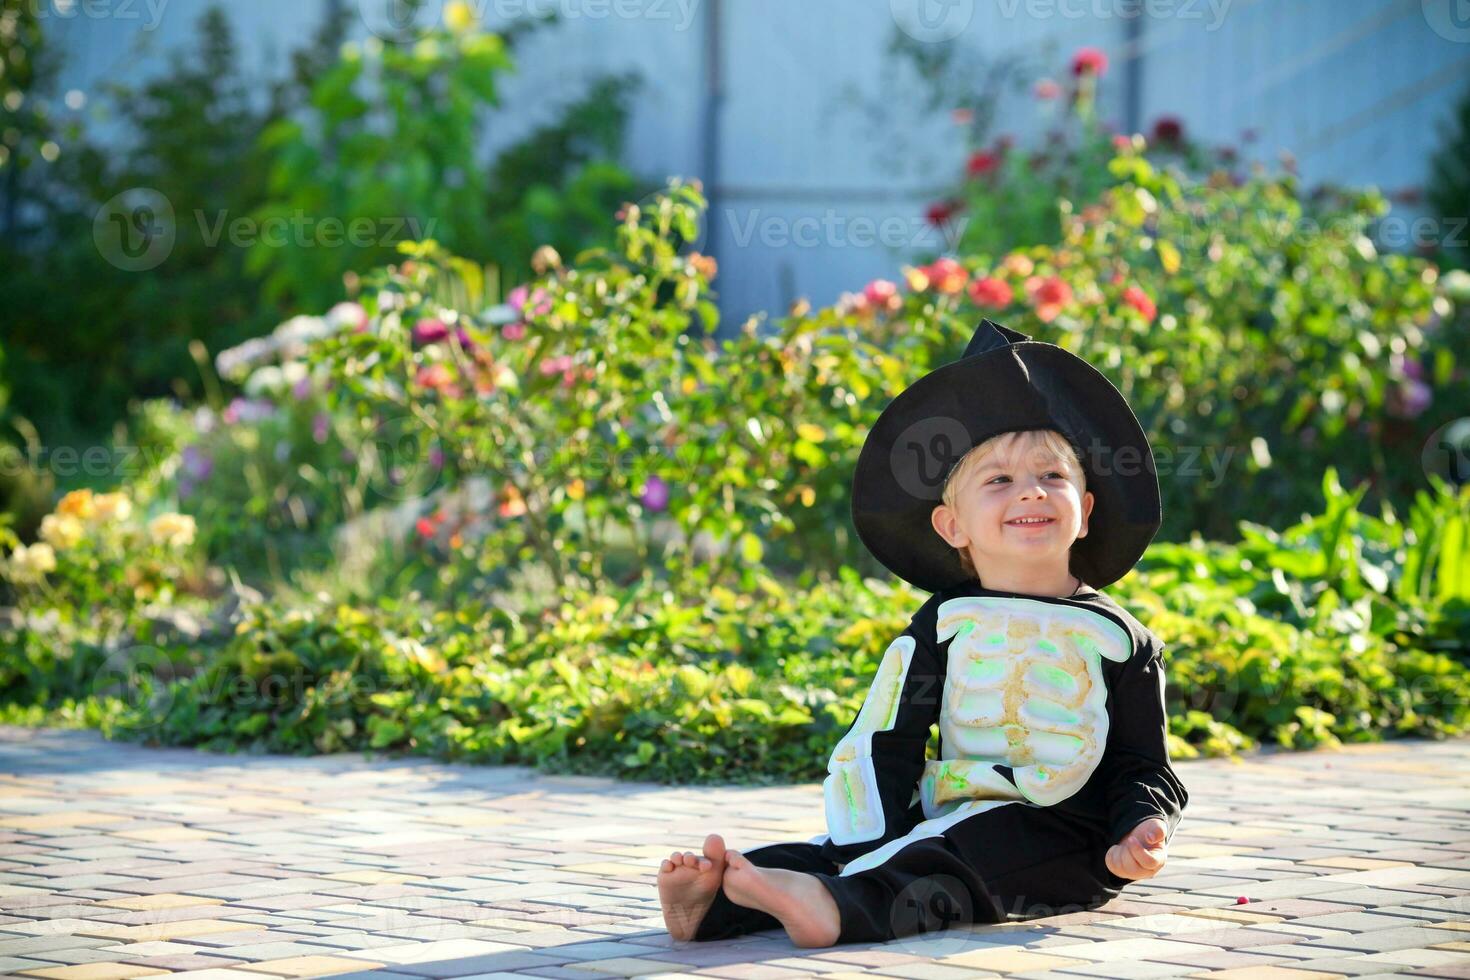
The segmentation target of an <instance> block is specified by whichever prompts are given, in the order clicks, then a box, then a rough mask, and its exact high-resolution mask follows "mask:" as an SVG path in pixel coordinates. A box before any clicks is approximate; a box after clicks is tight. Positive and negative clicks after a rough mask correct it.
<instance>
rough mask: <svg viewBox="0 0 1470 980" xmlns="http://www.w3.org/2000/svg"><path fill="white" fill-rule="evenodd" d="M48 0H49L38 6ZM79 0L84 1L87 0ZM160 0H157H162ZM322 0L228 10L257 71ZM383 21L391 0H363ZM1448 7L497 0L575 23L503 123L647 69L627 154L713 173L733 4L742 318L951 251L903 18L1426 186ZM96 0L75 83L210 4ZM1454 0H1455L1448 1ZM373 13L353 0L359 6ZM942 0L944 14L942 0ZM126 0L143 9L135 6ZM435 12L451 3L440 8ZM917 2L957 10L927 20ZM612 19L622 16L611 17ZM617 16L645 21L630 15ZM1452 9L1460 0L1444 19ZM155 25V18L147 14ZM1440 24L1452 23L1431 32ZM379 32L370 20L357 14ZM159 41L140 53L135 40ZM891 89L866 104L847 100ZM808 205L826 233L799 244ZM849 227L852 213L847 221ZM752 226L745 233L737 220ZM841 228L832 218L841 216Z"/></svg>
mask: <svg viewBox="0 0 1470 980" xmlns="http://www.w3.org/2000/svg"><path fill="white" fill-rule="evenodd" d="M37 2H41V3H43V4H45V3H54V2H55V0H37ZM77 2H78V3H79V4H80V3H81V0H77ZM150 2H151V3H152V4H153V8H150V7H149V3H150ZM321 2H322V0H252V2H250V3H234V4H231V5H230V6H229V10H230V14H231V17H232V19H233V21H234V23H235V24H236V26H237V28H238V32H239V35H240V38H241V41H242V43H243V45H244V47H245V49H246V53H247V56H248V57H247V64H248V65H249V66H250V68H251V70H252V71H254V72H256V73H258V74H260V75H262V76H264V75H266V74H269V73H270V72H273V71H276V70H279V69H280V68H281V67H282V66H283V65H284V56H285V54H286V53H287V52H288V51H289V50H290V49H291V48H292V47H293V46H295V44H297V43H298V42H299V41H300V40H301V39H304V38H305V37H307V36H308V35H309V33H310V31H311V30H312V28H313V27H314V26H315V24H316V21H317V18H318V16H319V11H320V4H321ZM360 2H361V4H362V5H365V7H366V8H367V10H368V17H369V19H370V20H373V19H376V18H377V12H378V11H380V10H381V5H382V4H383V3H384V2H386V0H360ZM1135 2H1142V3H1145V4H1146V9H1148V10H1149V11H1151V14H1150V15H1149V16H1147V17H1146V18H1145V19H1144V21H1143V36H1142V39H1141V42H1140V43H1139V44H1138V45H1136V46H1132V45H1130V44H1129V43H1128V42H1127V40H1126V39H1127V36H1128V34H1127V29H1128V26H1129V25H1128V21H1127V18H1126V16H1125V15H1126V13H1127V12H1128V11H1129V10H1130V9H1132V8H1133V4H1134V3H1135ZM1436 2H1437V0H1428V2H1427V3H1423V4H1421V0H723V3H722V4H719V5H716V0H496V2H494V3H491V2H490V0H479V3H478V6H480V8H481V9H482V10H483V11H485V14H486V20H487V21H489V22H490V23H496V22H497V21H498V20H499V19H500V15H501V14H502V13H511V12H515V11H516V10H519V9H524V7H525V6H526V5H527V4H530V5H531V6H532V7H533V8H537V9H539V8H540V7H544V6H545V5H546V4H548V3H552V4H555V5H556V6H557V7H558V8H560V9H563V10H565V11H567V12H568V13H569V14H571V15H573V16H572V17H571V18H570V19H569V20H568V21H567V22H565V23H563V24H562V25H561V26H559V27H557V28H555V29H554V31H553V32H549V33H547V34H544V35H542V36H540V37H538V38H536V39H535V40H533V41H531V42H529V43H528V44H527V45H526V46H525V47H524V49H523V50H522V51H521V54H520V71H519V74H518V76H517V77H516V78H515V79H513V80H511V82H510V83H509V84H508V85H507V88H506V92H505V101H506V104H507V105H510V106H513V107H515V109H516V112H515V113H514V114H513V115H514V117H515V118H514V119H513V120H512V121H510V122H507V123H504V124H502V126H501V128H499V129H498V130H497V131H496V132H494V133H491V134H489V136H488V140H487V142H488V143H489V144H490V145H491V146H498V145H502V144H504V143H506V142H510V141H513V140H514V139H516V138H518V137H519V135H520V134H521V133H523V132H524V131H525V130H526V129H528V128H530V127H531V126H532V125H534V124H535V123H537V122H540V121H543V120H544V119H546V118H548V117H550V116H551V115H552V114H553V113H554V109H555V106H556V105H557V104H559V103H561V102H564V101H566V100H568V99H570V98H572V97H574V96H575V95H576V94H577V93H578V92H580V91H582V87H583V84H584V82H585V80H586V79H587V78H588V77H590V76H591V75H594V74H597V73H601V72H604V71H612V70H623V69H626V68H630V67H631V68H635V69H637V70H639V71H640V72H642V74H643V76H644V79H645V83H644V84H645V87H644V89H643V94H642V97H641V98H640V99H639V100H638V102H637V104H636V109H635V113H634V116H633V120H632V124H631V132H630V136H629V141H628V153H627V159H626V163H627V165H628V166H629V167H630V168H632V169H633V170H635V171H637V172H639V173H641V174H644V175H647V176H651V177H661V176H662V175H671V174H681V175H686V176H700V177H702V178H706V180H707V178H708V176H709V175H708V174H706V173H704V172H703V169H704V164H703V159H704V157H703V146H704V144H703V136H704V134H703V131H702V128H701V120H702V115H701V109H702V105H703V100H704V97H705V71H706V61H705V51H704V45H705V36H706V35H705V32H706V30H707V29H708V28H709V23H708V19H709V18H710V17H711V16H713V14H714V12H715V11H716V10H717V9H718V10H720V11H721V12H722V14H721V16H720V17H719V21H720V24H719V32H720V36H721V41H722V43H721V50H722V52H723V54H722V58H723V64H722V69H723V70H722V80H723V90H722V96H723V98H722V100H721V102H720V103H719V108H718V113H717V119H718V124H719V132H720V143H719V153H718V180H717V181H716V182H715V183H714V185H713V186H710V187H709V188H708V189H709V190H710V192H711V194H712V197H713V198H714V201H715V208H714V210H713V211H712V212H711V214H710V221H709V228H708V231H707V242H706V245H707V248H708V250H710V251H712V252H713V253H714V254H715V255H716V256H717V257H718V258H719V259H720V263H721V273H720V278H719V281H718V286H719V291H720V294H721V305H722V307H723V308H724V311H725V317H726V325H727V328H728V327H733V325H734V323H735V322H738V320H740V319H742V318H743V317H744V316H746V315H748V314H750V313H752V312H754V311H757V310H770V311H779V310H781V309H783V308H784V307H785V306H786V304H787V303H789V302H790V301H791V300H792V299H794V298H796V297H797V296H806V297H808V298H810V299H811V300H812V301H813V302H814V303H819V304H820V303H828V302H831V301H832V300H834V299H835V298H836V297H837V295H838V294H839V293H840V292H841V291H843V290H845V289H857V288H861V286H862V285H863V284H864V283H865V282H866V281H868V280H869V279H871V278H874V277H877V276H887V277H896V276H897V271H898V265H899V264H900V262H901V261H902V259H903V257H904V255H905V254H911V253H912V252H913V251H914V248H908V249H905V248H898V249H895V248H890V247H888V246H885V245H884V244H881V243H870V244H859V243H855V242H854V232H855V231H856V230H857V229H856V228H855V224H854V223H855V222H857V221H858V220H859V219H868V220H869V221H871V222H872V227H874V228H877V227H878V226H879V225H880V223H881V222H883V221H885V220H886V221H889V222H897V229H896V230H898V231H899V234H898V235H897V236H896V237H897V240H898V241H900V242H902V243H908V244H909V245H911V246H915V247H917V249H918V250H920V251H922V250H935V249H940V248H942V247H943V243H942V241H941V240H940V239H938V238H937V237H935V236H933V235H928V236H926V235H925V234H924V229H925V224H924V221H923V214H924V211H925V209H926V207H927V206H928V204H929V203H930V202H931V201H932V200H934V198H935V196H936V194H937V193H938V191H939V190H940V189H941V188H942V187H943V186H944V185H945V184H946V183H947V182H949V181H950V180H952V179H953V177H954V176H955V175H956V174H957V173H958V170H959V168H960V166H961V164H962V160H963V148H962V147H961V146H960V145H958V140H957V139H956V132H955V129H954V126H953V124H952V123H951V122H950V121H949V119H948V117H947V115H945V114H942V113H941V114H938V115H936V116H934V117H932V118H916V117H915V115H914V113H913V112H912V110H911V109H910V108H909V107H911V106H913V105H914V104H915V102H916V99H917V95H918V91H919V89H918V87H917V83H916V82H915V81H914V80H913V79H912V78H906V77H905V76H902V75H900V76H898V77H897V78H888V79H887V82H886V84H887V85H888V86H889V87H888V88H887V89H886V90H885V89H884V88H883V86H884V84H885V78H887V76H885V74H884V73H883V71H881V66H882V59H883V57H884V49H885V47H886V45H887V44H888V41H889V38H890V36H891V35H892V33H893V31H894V29H895V25H896V24H898V23H903V24H905V25H909V26H910V28H911V30H912V31H913V33H914V34H915V35H917V36H920V37H935V36H943V35H944V33H945V31H946V30H947V29H948V27H949V26H952V25H961V26H962V27H963V30H961V31H960V33H959V34H958V42H957V43H960V44H963V45H966V46H968V47H970V48H971V49H973V50H974V51H976V52H978V53H979V54H980V55H981V56H984V57H987V58H994V57H999V56H1002V55H1005V54H1012V55H1019V56H1023V57H1028V58H1030V59H1032V60H1033V62H1035V63H1036V64H1038V65H1042V66H1051V67H1052V68H1053V69H1054V70H1057V71H1064V70H1065V63H1066V60H1067V57H1068V55H1069V54H1070V52H1071V51H1072V50H1074V49H1075V48H1076V47H1077V46H1079V45H1082V44H1091V45H1095V46H1098V47H1101V48H1103V49H1104V50H1105V51H1106V52H1107V53H1108V54H1109V56H1110V59H1111V62H1112V66H1111V69H1110V71H1109V75H1108V77H1107V79H1106V80H1105V81H1106V86H1105V89H1104V103H1103V107H1102V108H1103V115H1104V118H1106V119H1110V120H1112V121H1114V122H1116V123H1119V124H1120V125H1121V124H1122V123H1123V122H1124V119H1125V113H1126V109H1125V105H1124V99H1123V80H1124V75H1125V65H1126V64H1127V62H1128V61H1129V60H1130V59H1131V58H1135V57H1136V58H1138V59H1140V70H1141V73H1142V76H1141V77H1142V83H1143V84H1142V90H1141V94H1140V100H1139V101H1140V109H1141V111H1140V122H1141V123H1142V125H1143V126H1144V128H1147V127H1148V125H1150V124H1151V123H1152V121H1153V120H1154V119H1155V118H1156V117H1158V116H1159V115H1161V114H1171V115H1177V116H1179V117H1181V118H1182V119H1183V120H1184V121H1185V123H1186V125H1187V127H1188V128H1189V130H1190V132H1191V133H1192V134H1195V135H1197V136H1200V137H1204V138H1207V139H1209V140H1211V141H1213V142H1231V143H1235V142H1238V141H1239V139H1240V136H1241V132H1242V130H1244V129H1246V128H1247V127H1253V128H1254V129H1255V130H1256V131H1257V134H1258V135H1257V140H1256V142H1255V143H1254V144H1251V145H1249V146H1244V147H1242V149H1243V150H1244V151H1245V152H1246V153H1247V154H1248V155H1254V156H1257V157H1260V158H1263V159H1267V160H1274V159H1275V158H1276V156H1277V153H1278V150H1279V149H1283V148H1287V149H1292V150H1294V151H1295V153H1296V154H1297V156H1298V158H1299V164H1300V169H1301V172H1302V175H1303V177H1304V179H1305V180H1307V181H1308V182H1315V181H1319V180H1332V181H1346V182H1352V183H1371V184H1376V185H1378V186H1380V187H1381V188H1384V189H1385V190H1388V191H1394V190H1398V189H1401V188H1404V187H1407V186H1412V185H1419V184H1421V183H1422V182H1423V180H1424V178H1425V176H1426V167H1427V160H1428V157H1429V154H1430V152H1431V151H1432V149H1433V148H1434V146H1435V145H1436V142H1437V137H1438V133H1437V128H1436V124H1437V123H1438V122H1439V121H1440V120H1442V119H1444V118H1446V117H1447V116H1448V114H1449V112H1450V110H1451V107H1452V106H1453V103H1454V100H1455V98H1456V97H1457V96H1458V95H1459V94H1460V92H1461V91H1462V90H1463V86H1464V85H1465V84H1466V81H1467V79H1470V23H1467V24H1466V25H1465V26H1464V27H1463V29H1462V28H1461V27H1460V26H1459V25H1458V23H1457V22H1454V21H1450V20H1448V19H1446V20H1443V21H1437V22H1436V23H1434V24H1431V19H1432V18H1433V17H1437V16H1438V15H1437V14H1434V13H1433V12H1429V13H1427V12H1426V11H1427V10H1430V8H1434V7H1435V3H1436ZM92 3H93V7H92V9H93V12H94V13H96V12H99V11H107V10H109V9H110V11H111V14H110V15H109V16H100V17H99V16H91V17H89V16H87V15H85V14H84V13H81V12H80V11H79V12H78V15H77V16H73V17H71V18H70V19H60V18H53V21H52V23H53V26H54V28H55V29H54V30H53V35H52V36H53V38H54V39H57V40H59V42H60V46H61V47H63V48H64V49H65V51H66V53H67V55H68V57H69V59H70V62H71V63H70V65H69V67H68V70H67V73H66V76H65V78H64V82H65V86H66V87H76V88H81V89H83V90H85V91H95V88H96V85H97V84H98V83H99V82H100V81H103V80H105V79H109V78H116V77H124V76H129V75H136V74H139V73H146V72H150V71H154V70H156V69H157V68H158V67H159V66H160V64H161V58H160V55H159V53H158V52H159V51H162V50H166V49H168V48H169V47H170V46H173V45H176V44H178V43H180V42H181V41H185V40H187V39H188V38H190V37H191V36H192V29H193V24H194V22H195V20H197V18H198V16H199V13H200V12H201V11H202V10H203V9H204V7H205V6H206V3H205V0H92ZM1454 3H1455V0H1447V2H1446V3H1445V8H1446V11H1449V10H1452V9H1453V7H1454ZM348 4H349V8H351V9H358V7H359V0H348ZM946 4H948V6H947V7H946V6H945V5H946ZM124 5H127V7H128V8H130V9H131V11H132V13H133V15H134V16H132V17H131V18H126V17H124V16H123V6H124ZM429 6H430V7H431V8H434V9H437V8H438V7H439V6H442V0H430V4H429ZM920 7H923V8H925V9H927V10H929V11H930V12H931V13H935V12H938V13H944V12H945V11H946V10H947V11H948V14H949V16H950V17H951V18H953V19H951V20H950V21H947V22H945V21H936V20H931V21H930V23H931V25H932V24H935V23H938V25H939V26H938V27H931V28H924V27H923V26H922V24H921V25H919V26H913V25H914V24H915V23H916V22H915V21H914V19H913V16H912V15H913V13H914V12H915V11H916V10H918V9H920ZM599 11H601V12H602V13H603V14H605V16H597V13H598V12H599ZM619 11H622V12H625V13H631V15H626V16H624V15H619V13H618V12H619ZM1445 17H1448V13H1446V14H1445ZM150 27H152V29H149V28H150ZM1436 28H1438V29H1437V30H1436ZM360 30H361V29H360ZM138 37H146V38H148V39H149V40H151V41H152V42H154V48H155V51H154V53H153V54H152V55H148V56H144V57H141V58H139V57H135V56H134V55H133V54H132V53H131V52H132V47H131V45H132V42H133V41H134V39H136V38H138ZM853 91H856V92H861V93H863V94H864V95H865V96H866V97H867V98H868V99H869V100H874V101H876V102H878V103H879V104H880V105H881V106H882V107H883V108H884V109H885V114H884V116H883V117H882V118H880V119H878V120H874V119H870V118H868V117H866V116H865V115H864V114H863V113H862V112H860V111H859V110H858V109H857V108H855V107H854V106H853V105H852V104H851V100H850V99H849V98H848V97H847V96H848V93H850V92H853ZM1040 125H1041V123H1040V121H1039V119H1038V116H1037V112H1036V105H1035V103H1034V101H1033V100H1032V99H1031V98H1030V96H1029V94H1021V95H1018V96H1015V97H1012V98H1009V99H1008V100H1007V101H1006V102H1005V103H1004V111H1003V120H1002V129H1003V130H1004V131H1007V132H1011V133H1016V134H1020V135H1021V136H1022V137H1023V142H1024V136H1025V134H1027V133H1032V134H1034V133H1035V132H1037V131H1038V129H1039V127H1040ZM803 219H804V220H805V221H807V222H808V223H809V225H810V227H811V228H814V229H817V232H818V233H817V237H816V240H815V242H813V243H810V244H801V243H798V242H795V241H789V240H787V241H785V242H784V243H783V242H782V236H783V235H784V236H785V237H786V238H787V239H789V238H790V236H791V235H792V234H793V233H794V232H795V231H796V230H797V229H798V226H797V224H796V223H797V222H798V221H799V220H803ZM844 222H845V224H844ZM746 229H754V232H755V233H754V235H753V237H751V238H749V239H747V240H744V241H743V242H742V239H741V233H742V231H743V230H746ZM824 229H825V230H824Z"/></svg>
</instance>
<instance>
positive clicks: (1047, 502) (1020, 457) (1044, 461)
mask: <svg viewBox="0 0 1470 980" xmlns="http://www.w3.org/2000/svg"><path fill="white" fill-rule="evenodd" d="M1084 481H1085V477H1084V475H1083V473H1082V472H1081V470H1080V468H1079V467H1078V465H1077V462H1076V460H1075V459H1073V458H1068V456H1066V455H1062V454H1059V453H1058V452H1056V451H1055V450H1054V449H1051V448H1049V447H1048V446H1047V444H1046V440H1045V439H1044V438H1043V436H1042V434H1041V433H1039V432H1021V433H1009V434H1007V435H1005V436H1002V437H1000V438H999V439H998V440H996V442H995V443H994V445H993V447H992V448H991V449H990V450H989V451H988V452H986V453H985V454H984V455H983V456H981V457H978V458H977V459H967V460H965V461H964V462H963V463H962V464H961V466H960V467H959V468H958V469H957V470H956V472H955V474H954V477H953V478H952V479H951V480H950V484H949V486H948V487H947V488H946V491H945V501H946V502H945V503H943V504H940V505H939V506H938V507H935V508H934V512H933V515H932V521H933V524H934V529H935V530H936V531H938V532H939V535H940V536H941V537H942V538H944V539H945V540H946V541H947V542H949V544H950V545H952V546H953V547H955V548H964V549H966V550H967V551H968V552H969V555H970V560H971V561H972V562H973V563H974V565H975V568H976V569H977V571H978V573H979V575H980V577H981V579H982V580H983V579H984V576H985V570H986V569H987V568H1006V567H1016V566H1022V567H1025V568H1027V569H1029V570H1034V571H1036V572H1047V571H1053V570H1058V571H1060V572H1062V573H1064V574H1065V572H1066V569H1067V567H1068V563H1069V559H1070V551H1071V547H1072V544H1073V542H1075V541H1076V540H1077V539H1078V538H1079V537H1082V536H1084V535H1086V533H1087V520H1088V517H1089V516H1090V515H1091V514H1092V506H1093V496H1092V492H1091V491H1088V490H1084V489H1083V485H1084ZM1031 517H1035V518H1041V520H1040V521H1037V522H1034V523H1033V522H1029V521H1025V520H1023V519H1024V518H1031Z"/></svg>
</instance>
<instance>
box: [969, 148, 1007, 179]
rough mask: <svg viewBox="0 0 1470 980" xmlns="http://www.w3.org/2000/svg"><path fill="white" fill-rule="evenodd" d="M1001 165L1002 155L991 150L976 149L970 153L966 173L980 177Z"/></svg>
mask: <svg viewBox="0 0 1470 980" xmlns="http://www.w3.org/2000/svg"><path fill="white" fill-rule="evenodd" d="M998 166H1000V157H999V156H998V155H997V154H994V153H991V152H990V151H989V150H976V151H975V152H974V153H972V154H970V162H969V163H967V164H965V173H967V174H969V175H970V176H971V177H980V176H983V175H985V174H988V173H990V172H992V171H994V170H995V168H996V167H998Z"/></svg>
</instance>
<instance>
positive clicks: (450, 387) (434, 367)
mask: <svg viewBox="0 0 1470 980" xmlns="http://www.w3.org/2000/svg"><path fill="white" fill-rule="evenodd" d="M414 381H415V382H416V383H417V384H418V385H419V386H420V387H422V388H429V389H432V390H434V391H438V392H442V393H443V394H446V395H451V396H453V395H458V394H459V386H458V385H456V384H454V375H452V374H451V373H450V372H449V368H448V367H446V366H444V365H443V364H426V365H425V366H423V367H421V368H419V370H418V373H417V374H415V375H414Z"/></svg>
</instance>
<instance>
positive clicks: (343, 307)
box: [326, 301, 368, 333]
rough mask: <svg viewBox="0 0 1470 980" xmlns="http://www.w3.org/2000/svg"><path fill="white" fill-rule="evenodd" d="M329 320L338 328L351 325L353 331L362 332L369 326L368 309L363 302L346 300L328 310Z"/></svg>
mask: <svg viewBox="0 0 1470 980" xmlns="http://www.w3.org/2000/svg"><path fill="white" fill-rule="evenodd" d="M326 319H327V322H328V323H329V324H331V325H332V326H334V327H336V328H337V329H338V330H341V329H343V328H344V327H351V328H352V331H353V333H362V332H363V331H365V330H366V329H367V328H368V315H367V310H365V309H363V308H362V304H360V303H353V302H351V301H345V302H341V303H338V304H337V305H336V306H334V307H332V308H331V309H330V310H328V311H327V318H326Z"/></svg>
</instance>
